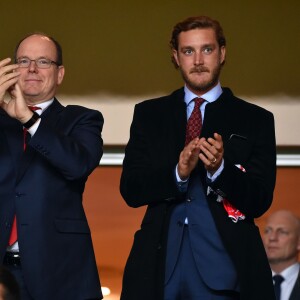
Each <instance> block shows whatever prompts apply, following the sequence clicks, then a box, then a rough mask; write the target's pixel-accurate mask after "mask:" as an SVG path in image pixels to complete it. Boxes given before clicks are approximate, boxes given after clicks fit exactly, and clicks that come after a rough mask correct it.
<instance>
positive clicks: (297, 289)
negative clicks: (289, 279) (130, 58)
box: [289, 271, 300, 300]
mask: <svg viewBox="0 0 300 300" xmlns="http://www.w3.org/2000/svg"><path fill="white" fill-rule="evenodd" d="M299 299H300V271H299V273H298V277H297V280H296V282H295V285H294V287H293V290H292V293H291V296H290V298H289V300H299Z"/></svg>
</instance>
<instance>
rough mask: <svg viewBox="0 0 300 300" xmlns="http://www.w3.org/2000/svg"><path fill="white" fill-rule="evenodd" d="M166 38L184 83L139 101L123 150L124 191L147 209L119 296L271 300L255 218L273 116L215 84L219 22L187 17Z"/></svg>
mask: <svg viewBox="0 0 300 300" xmlns="http://www.w3.org/2000/svg"><path fill="white" fill-rule="evenodd" d="M170 44H171V49H172V60H173V63H174V64H175V66H176V68H178V69H179V70H180V72H181V75H182V77H183V80H184V82H185V86H184V87H183V88H181V89H179V90H176V91H174V92H173V93H172V94H171V95H168V96H165V97H161V98H158V99H152V100H148V101H144V102H142V103H140V104H137V105H136V107H135V111H134V116H133V122H132V125H131V131H130V140H129V142H128V145H127V147H126V152H125V159H124V164H123V172H122V177H121V184H120V191H121V194H122V196H123V198H124V199H125V201H126V203H127V204H128V205H129V206H131V207H140V206H143V205H147V206H148V207H147V211H146V214H145V217H144V219H143V221H142V225H141V229H140V230H138V231H137V232H136V234H135V239H134V243H133V247H132V250H131V253H130V255H129V258H128V261H127V264H126V267H125V272H124V278H123V289H122V295H121V299H122V300H141V299H143V300H148V299H149V300H153V299H156V300H160V299H163V300H174V299H176V300H180V299H182V300H188V299H189V300H196V299H197V300H198V299H215V300H216V299H218V300H225V299H226V300H231V299H232V300H233V299H242V300H265V299H268V300H272V299H275V298H274V291H273V286H272V277H271V271H270V267H269V265H268V261H267V257H266V254H265V252H264V248H263V244H262V241H261V238H260V235H259V231H258V229H257V227H256V226H255V224H254V218H256V217H259V216H261V215H262V214H263V213H264V212H265V211H266V210H267V209H268V208H269V207H270V205H271V203H272V198H273V189H274V185H275V176H276V149H275V147H276V146H275V133H274V118H273V115H272V114H271V113H270V112H268V111H266V110H264V109H262V108H260V107H258V106H255V105H253V104H250V103H247V102H245V101H244V100H241V99H238V98H236V97H235V96H234V95H233V93H232V92H231V90H230V89H228V88H224V87H221V84H220V82H219V76H220V72H221V68H222V66H223V64H224V62H225V56H226V40H225V37H224V35H223V31H222V28H221V26H220V24H219V23H218V22H217V21H215V20H212V19H211V18H209V17H205V16H200V17H191V18H188V19H186V20H184V21H182V22H180V23H178V24H177V25H175V27H174V29H173V32H172V38H171V43H170ZM258 269H259V272H257V270H258Z"/></svg>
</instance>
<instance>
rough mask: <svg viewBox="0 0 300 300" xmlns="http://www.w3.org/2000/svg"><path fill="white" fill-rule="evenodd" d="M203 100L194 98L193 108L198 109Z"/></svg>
mask: <svg viewBox="0 0 300 300" xmlns="http://www.w3.org/2000/svg"><path fill="white" fill-rule="evenodd" d="M204 101H205V100H204V99H202V98H195V99H194V102H195V107H196V108H198V109H199V107H200V106H201V104H202V103H203V102H204Z"/></svg>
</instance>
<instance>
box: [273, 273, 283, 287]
mask: <svg viewBox="0 0 300 300" xmlns="http://www.w3.org/2000/svg"><path fill="white" fill-rule="evenodd" d="M273 280H274V283H275V285H280V284H281V283H282V281H284V278H283V277H282V276H281V275H279V274H277V275H274V276H273Z"/></svg>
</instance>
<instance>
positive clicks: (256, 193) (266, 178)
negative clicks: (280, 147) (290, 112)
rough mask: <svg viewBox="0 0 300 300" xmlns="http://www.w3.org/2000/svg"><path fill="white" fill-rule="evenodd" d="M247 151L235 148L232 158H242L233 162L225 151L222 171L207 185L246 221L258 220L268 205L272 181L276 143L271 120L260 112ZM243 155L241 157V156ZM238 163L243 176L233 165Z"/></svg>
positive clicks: (270, 199)
mask: <svg viewBox="0 0 300 300" xmlns="http://www.w3.org/2000/svg"><path fill="white" fill-rule="evenodd" d="M252 131H253V133H252V135H251V136H252V137H251V138H250V139H251V141H249V145H248V147H247V149H246V148H245V149H246V150H245V151H244V149H239V148H238V147H235V151H236V152H240V153H237V155H236V156H240V157H243V156H244V159H242V161H238V160H236V161H235V157H234V155H233V156H230V154H231V153H229V155H227V156H226V154H228V153H227V152H230V150H228V149H226V147H225V154H224V155H225V158H224V170H223V172H222V173H221V175H220V176H219V177H218V178H217V180H216V181H215V182H213V183H212V184H211V186H212V187H213V189H214V190H217V191H218V193H219V194H220V195H221V196H224V197H225V198H226V199H228V200H229V202H230V203H231V204H233V205H234V206H235V207H236V208H237V209H239V210H240V211H241V212H242V213H244V214H245V215H246V218H247V217H249V218H256V217H259V216H261V215H262V214H263V213H264V212H265V211H266V210H267V209H268V208H269V207H270V205H271V203H272V199H273V190H274V187H275V178H276V142H275V129H274V117H273V115H272V114H271V113H270V112H267V111H265V110H264V111H263V113H262V112H261V111H260V113H259V114H258V115H257V117H256V118H255V128H252ZM244 153H245V154H244ZM237 163H241V164H242V166H243V167H244V168H245V170H246V172H243V171H241V170H240V169H239V168H238V167H237V166H236V164H237Z"/></svg>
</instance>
